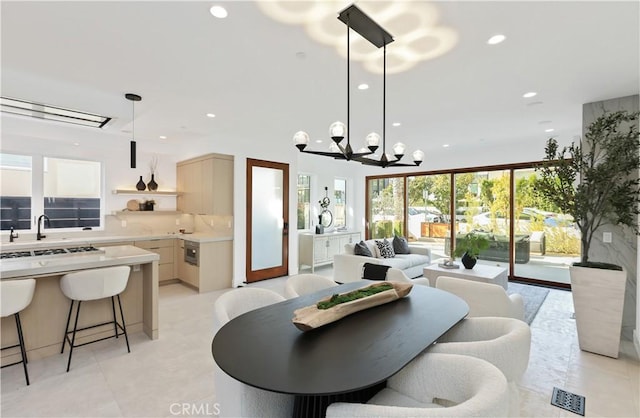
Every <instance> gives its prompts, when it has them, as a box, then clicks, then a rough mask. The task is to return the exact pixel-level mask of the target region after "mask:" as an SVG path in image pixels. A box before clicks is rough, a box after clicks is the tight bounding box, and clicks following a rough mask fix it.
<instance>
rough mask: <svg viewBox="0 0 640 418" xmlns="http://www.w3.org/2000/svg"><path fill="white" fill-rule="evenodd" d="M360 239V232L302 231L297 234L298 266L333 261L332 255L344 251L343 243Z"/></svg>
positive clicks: (321, 264) (311, 265)
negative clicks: (317, 232) (319, 232)
mask: <svg viewBox="0 0 640 418" xmlns="http://www.w3.org/2000/svg"><path fill="white" fill-rule="evenodd" d="M359 241H360V232H353V231H351V232H329V233H326V234H311V233H303V234H300V235H298V267H301V266H303V265H305V266H309V267H311V272H312V273H313V272H314V271H315V268H316V267H317V266H323V265H325V264H331V263H333V256H334V255H336V254H342V253H344V246H345V244H351V243H354V242H359Z"/></svg>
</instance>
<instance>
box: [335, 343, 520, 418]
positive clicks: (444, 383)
mask: <svg viewBox="0 0 640 418" xmlns="http://www.w3.org/2000/svg"><path fill="white" fill-rule="evenodd" d="M507 407H508V389H507V381H506V378H505V377H504V375H503V374H502V373H501V372H500V370H498V369H497V368H496V367H495V366H493V365H492V364H491V363H489V362H487V361H484V360H481V359H478V358H475V357H470V356H461V355H456V354H440V353H437V354H436V353H422V354H420V355H418V357H416V358H415V359H413V360H412V361H411V362H410V363H409V364H407V366H405V367H404V368H403V369H402V370H400V372H398V373H396V374H395V375H393V376H392V377H391V378H389V380H387V387H386V388H384V389H382V390H381V391H380V392H378V393H377V394H376V395H374V396H373V397H372V398H371V399H370V400H369V401H368V402H367V403H366V404H357V403H333V404H331V405H329V407H328V408H327V415H326V416H327V418H338V417H340V418H347V417H349V418H353V417H363V418H364V417H506V416H507Z"/></svg>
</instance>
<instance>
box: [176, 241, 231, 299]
mask: <svg viewBox="0 0 640 418" xmlns="http://www.w3.org/2000/svg"><path fill="white" fill-rule="evenodd" d="M178 241H179V242H178V251H177V254H178V255H179V258H178V262H177V265H178V277H179V278H180V280H181V281H183V282H185V283H187V284H189V285H191V286H193V287H195V288H196V289H198V291H199V292H200V293H203V292H210V291H212V290H219V289H228V288H231V287H232V280H233V241H232V240H224V241H214V242H200V244H199V248H198V265H193V264H190V263H187V262H186V261H184V242H185V241H184V240H178Z"/></svg>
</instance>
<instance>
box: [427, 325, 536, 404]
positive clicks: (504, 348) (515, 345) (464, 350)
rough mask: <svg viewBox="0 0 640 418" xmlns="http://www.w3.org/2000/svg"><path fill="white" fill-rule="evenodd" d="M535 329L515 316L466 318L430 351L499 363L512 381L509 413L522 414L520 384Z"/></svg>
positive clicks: (508, 379)
mask: <svg viewBox="0 0 640 418" xmlns="http://www.w3.org/2000/svg"><path fill="white" fill-rule="evenodd" d="M530 350H531V329H530V328H529V325H527V324H526V323H525V322H523V321H518V320H516V319H513V318H495V317H494V318H492V317H485V318H466V319H463V320H462V321H460V322H459V323H458V324H457V325H455V326H454V327H453V328H451V329H450V330H449V331H447V333H445V334H444V335H443V336H442V337H440V338H438V341H437V342H436V343H435V344H433V345H431V346H430V347H429V348H428V350H427V352H429V353H445V354H461V355H467V356H472V357H477V358H480V359H482V360H486V361H488V362H489V363H491V364H493V365H494V366H496V367H497V368H498V369H500V371H501V372H502V373H503V374H504V376H505V377H506V378H507V382H508V384H509V416H519V415H520V405H519V399H518V398H519V396H518V387H517V386H516V383H517V382H518V381H520V379H521V378H522V375H523V374H524V372H525V371H526V370H527V366H528V364H529V353H530Z"/></svg>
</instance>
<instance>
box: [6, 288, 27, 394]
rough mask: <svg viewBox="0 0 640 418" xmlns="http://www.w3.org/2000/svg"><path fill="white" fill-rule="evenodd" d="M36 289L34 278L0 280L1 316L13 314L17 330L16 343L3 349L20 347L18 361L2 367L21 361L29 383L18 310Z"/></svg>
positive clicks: (23, 307) (21, 308) (22, 308)
mask: <svg viewBox="0 0 640 418" xmlns="http://www.w3.org/2000/svg"><path fill="white" fill-rule="evenodd" d="M35 289H36V281H35V280H34V279H24V280H2V281H1V282H0V299H1V300H0V302H1V304H0V313H1V316H2V318H4V317H7V316H9V315H13V316H14V317H15V319H16V328H17V330H18V344H15V345H12V346H9V347H4V348H2V349H3V350H6V349H9V348H15V347H20V357H21V360H20V361H16V362H15V363H11V364H6V365H4V366H2V368H5V367H9V366H14V365H16V364H20V363H22V367H23V368H24V377H25V379H26V380H27V385H29V372H28V371H27V362H28V360H27V350H26V349H25V346H24V335H23V334H22V324H21V323H20V311H22V310H24V309H25V308H26V307H27V306H29V304H30V303H31V300H32V299H33V293H34V291H35Z"/></svg>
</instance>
